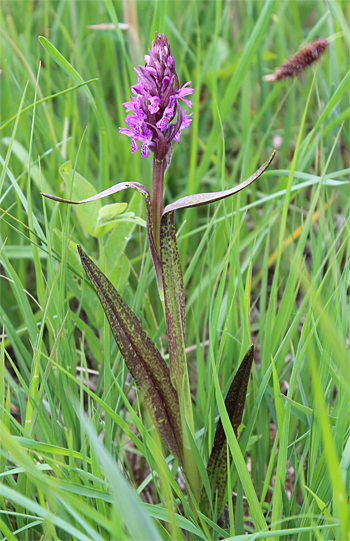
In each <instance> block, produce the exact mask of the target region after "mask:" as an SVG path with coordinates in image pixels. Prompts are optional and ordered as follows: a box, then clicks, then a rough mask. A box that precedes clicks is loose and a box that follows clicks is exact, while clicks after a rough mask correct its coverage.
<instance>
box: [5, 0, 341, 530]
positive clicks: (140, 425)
mask: <svg viewBox="0 0 350 541" xmlns="http://www.w3.org/2000/svg"><path fill="white" fill-rule="evenodd" d="M0 15H1V21H0V26H1V34H0V35H1V70H2V71H1V74H0V77H1V102H0V104H1V123H0V124H1V126H0V128H1V133H0V138H1V139H0V140H1V164H2V172H1V176H0V207H1V211H0V212H1V218H2V220H1V239H0V251H1V253H0V261H1V266H2V269H1V280H0V295H1V296H0V299H1V303H0V318H1V322H2V327H3V334H2V349H1V357H0V423H1V426H0V430H1V439H0V451H1V454H0V511H1V513H0V531H1V532H2V536H3V537H2V539H8V540H12V539H16V538H20V539H45V540H49V539H84V540H85V539H185V538H190V539H200V538H202V539H209V538H210V539H219V538H220V537H225V538H228V537H230V536H234V535H235V536H237V539H239V536H240V535H242V534H244V532H248V533H255V537H254V539H259V538H264V537H265V538H267V535H266V533H265V534H263V533H261V530H262V529H263V528H264V521H266V522H265V523H266V524H267V526H269V527H270V528H271V530H272V533H270V534H269V536H271V535H272V536H273V537H274V539H302V540H304V539H305V540H306V539H310V540H312V539H316V538H317V539H333V538H336V539H345V538H346V536H347V531H348V528H349V519H348V505H347V502H348V497H349V492H350V489H349V475H348V474H349V465H350V444H349V313H350V307H349V276H350V269H349V261H350V258H349V256H350V243H349V225H350V221H349V218H350V213H349V200H350V199H349V195H350V192H349V184H348V182H347V180H348V178H349V114H350V107H349V80H350V74H349V71H348V70H349V45H350V32H349V26H348V23H347V20H348V16H349V5H348V4H347V3H346V2H335V1H330V2H328V4H325V3H323V2H319V1H316V2H269V1H266V2H261V1H254V2H251V1H247V2H238V1H237V2H236V1H234V2H232V1H231V2H220V1H217V2H204V1H198V2H185V1H184V2H158V3H155V2H141V1H140V2H133V1H132V0H126V1H124V2H113V3H112V1H111V0H105V1H102V0H101V1H100V2H96V1H89V2H88V1H86V2H74V1H63V0H60V1H56V2H55V1H51V0H47V1H42V0H38V1H36V2H34V1H25V2H22V1H21V2H16V1H11V2H10V1H6V0H3V1H2V3H1V12H0ZM118 21H120V22H128V23H129V24H131V25H132V29H131V30H130V31H125V30H119V29H118V31H113V30H101V29H99V30H96V29H93V28H89V25H93V24H101V23H107V22H108V23H110V22H114V23H115V24H116V23H117V22H118ZM155 31H159V32H164V33H166V35H167V37H168V40H169V42H170V44H171V47H172V52H173V55H174V57H175V62H176V67H177V73H178V76H179V80H180V84H184V83H185V82H186V81H188V80H191V81H192V85H191V86H193V87H194V88H195V93H194V95H193V100H192V101H193V111H194V113H195V114H194V117H193V122H192V125H191V128H190V129H189V130H186V132H185V133H184V134H183V135H182V138H181V145H180V146H178V145H175V147H176V148H174V155H173V160H172V164H171V167H170V169H169V171H168V173H167V175H166V191H165V200H166V203H170V202H172V201H173V200H174V199H177V198H179V197H181V196H183V195H186V194H189V193H196V192H199V191H215V190H220V189H223V188H228V187H230V186H233V185H234V184H235V183H238V182H239V180H241V179H242V180H243V179H244V178H246V177H248V176H249V175H250V174H252V173H253V172H254V170H255V169H257V167H258V166H259V164H261V163H262V162H263V161H265V159H266V158H267V157H268V155H269V154H270V153H271V151H272V149H273V148H276V149H277V155H276V158H275V160H274V162H273V164H272V165H271V166H270V168H269V170H268V171H267V172H266V173H265V174H264V175H263V177H262V178H260V179H259V180H258V181H257V182H256V183H255V184H253V185H252V186H251V187H250V188H249V189H248V190H246V191H244V192H242V193H240V194H238V195H237V196H236V197H234V198H230V199H228V200H225V201H224V202H222V203H220V204H215V205H211V206H209V207H201V208H200V209H189V210H187V211H185V212H178V213H177V214H176V222H177V227H178V230H179V236H178V242H179V250H180V256H181V261H182V266H183V270H184V274H185V286H186V297H187V339H186V342H187V343H186V346H187V347H188V362H189V365H190V377H191V387H192V392H193V400H194V415H195V424H196V432H197V439H196V443H197V446H198V449H199V453H200V456H201V457H202V460H203V461H204V464H206V462H207V460H208V457H209V453H210V450H211V446H212V441H213V437H214V431H215V423H216V419H217V415H218V408H217V402H218V400H217V396H216V394H215V385H214V378H215V377H216V375H217V376H218V377H219V379H220V384H221V389H222V394H223V396H225V393H226V392H227V389H228V388H229V385H230V383H231V381H232V378H233V375H234V373H235V370H236V368H237V366H238V365H239V362H240V361H241V359H242V357H243V354H244V352H245V350H246V349H247V348H248V347H249V345H250V343H251V342H252V341H253V342H255V343H256V355H255V365H254V367H253V373H252V379H251V383H250V385H249V388H248V397H247V406H246V411H245V415H244V419H243V421H244V425H245V427H244V428H243V429H242V432H241V437H240V440H239V444H240V448H241V450H242V453H243V456H244V457H245V460H246V462H247V463H248V469H249V472H250V476H251V479H252V484H251V485H249V487H250V490H247V484H246V482H247V480H246V478H245V477H244V471H243V470H242V468H241V465H239V462H237V464H236V466H237V469H236V468H233V469H232V471H231V475H230V478H229V479H228V483H229V484H231V487H232V489H233V490H234V492H235V496H234V498H233V506H234V510H233V509H232V507H231V505H230V507H229V511H228V513H229V515H230V518H231V521H230V525H227V524H226V525H224V528H220V527H219V526H217V524H216V523H208V521H206V520H205V518H204V517H201V518H200V519H199V520H198V519H197V518H196V516H195V512H194V511H193V509H190V508H189V507H188V504H187V502H186V500H185V497H184V493H183V480H182V479H181V476H180V475H179V473H178V471H177V467H176V464H174V463H173V461H171V459H170V463H171V464H172V468H171V469H169V466H168V465H167V463H166V461H165V460H164V458H163V456H162V455H161V453H160V451H159V448H158V446H157V445H159V442H158V444H157V437H156V435H155V433H154V430H152V427H151V426H150V424H149V420H148V418H147V414H146V412H145V411H144V410H143V407H142V403H141V401H140V400H139V397H138V395H137V392H136V394H135V390H134V388H133V386H132V381H131V380H130V376H128V374H127V371H126V368H125V366H124V364H123V361H122V359H121V357H120V354H119V353H118V351H117V348H116V346H115V343H114V340H113V339H112V338H111V336H110V334H109V330H108V327H107V326H106V325H105V322H104V318H103V315H102V312H101V310H100V309H99V307H98V304H97V301H96V299H95V296H94V294H93V293H92V291H91V289H90V288H89V285H88V283H87V282H86V280H85V278H84V276H83V271H82V268H81V266H80V263H79V259H78V257H77V254H76V250H75V244H76V243H79V244H81V245H82V246H83V247H84V249H85V250H86V251H87V253H88V254H89V255H90V256H91V257H93V258H94V259H95V260H96V261H97V262H98V263H99V265H100V266H101V267H102V268H104V269H105V271H106V272H107V274H108V275H109V276H110V277H111V279H112V280H113V281H114V283H115V284H116V285H118V289H119V291H120V292H121V293H122V295H123V298H124V299H125V300H126V302H127V303H128V304H129V305H130V306H132V307H133V309H134V311H135V313H136V314H137V315H138V316H139V317H140V318H141V320H142V323H143V325H144V327H145V328H146V329H148V331H149V333H150V335H151V336H152V337H153V339H154V340H155V341H156V343H157V346H158V347H159V348H160V350H161V351H162V353H163V354H164V356H165V358H166V353H167V339H166V334H165V325H164V321H163V316H162V307H161V303H160V302H159V299H158V296H157V290H156V285H155V277H154V271H153V268H152V264H151V259H150V254H149V251H148V248H147V241H146V235H145V228H144V222H143V220H144V219H145V208H144V205H143V201H142V198H141V196H138V195H134V196H133V195H132V193H130V191H126V192H124V193H122V194H117V195H116V196H114V197H113V200H112V198H111V199H110V200H109V201H108V203H112V202H117V201H119V202H127V203H129V207H128V209H127V212H133V213H134V214H133V215H127V216H124V215H123V214H121V215H120V216H119V219H118V221H117V223H116V225H115V227H114V229H113V230H112V231H110V232H109V233H106V234H105V235H103V236H101V237H100V238H96V236H94V234H93V233H94V232H93V231H89V226H88V224H89V218H90V216H91V215H92V214H93V213H94V212H98V207H96V208H94V207H93V206H90V207H89V206H85V207H79V209H80V214H79V215H78V214H77V213H76V210H75V209H72V208H67V207H66V206H64V205H59V204H56V203H53V202H51V201H47V200H43V199H42V197H41V196H40V191H45V192H50V193H53V194H56V195H61V196H62V195H69V189H70V188H69V186H68V187H67V186H65V184H64V182H63V180H62V177H61V175H60V173H59V168H60V167H61V166H62V164H64V163H65V162H67V161H68V160H70V161H71V164H72V167H73V168H75V169H76V171H77V173H79V174H80V175H82V176H83V177H84V178H85V179H87V180H88V181H89V183H90V184H91V185H90V184H89V185H87V184H84V181H81V182H80V183H79V185H76V184H75V186H74V190H77V191H78V195H79V194H80V195H81V194H82V193H83V190H87V191H89V190H90V191H91V190H93V189H95V190H97V191H100V190H102V189H104V188H106V187H108V186H110V185H111V184H115V183H117V182H121V181H126V180H135V181H139V182H142V183H144V184H145V186H146V187H147V188H148V189H150V188H151V160H142V161H141V160H140V157H139V156H135V155H134V156H133V157H132V156H131V152H130V140H129V139H128V138H126V137H124V136H122V135H119V133H118V127H119V126H125V123H124V122H123V119H124V117H125V112H124V108H123V106H122V102H124V101H127V100H128V99H129V95H130V85H131V84H134V83H135V74H134V72H133V69H132V67H133V66H134V65H135V66H137V65H138V64H140V63H142V62H143V54H144V53H146V51H147V48H148V47H149V46H150V43H151V40H152V39H153V37H154V34H155ZM38 36H44V37H45V38H47V39H48V40H49V41H50V42H51V43H52V44H53V45H54V47H56V48H57V50H58V51H60V53H61V54H62V55H63V57H64V59H65V60H61V64H60V65H58V64H57V62H55V60H54V58H53V57H52V55H50V54H49V52H48V46H46V48H44V47H42V45H41V44H40V43H39V41H38ZM318 36H320V37H325V38H329V39H330V44H329V47H328V49H327V51H326V52H325V54H324V56H323V57H322V59H321V60H320V62H319V63H318V64H317V65H315V69H314V68H311V69H309V70H308V71H307V72H305V74H303V75H302V77H301V78H300V79H297V80H294V81H290V80H286V81H282V82H280V83H264V82H262V76H263V75H264V74H266V73H269V72H271V71H272V70H273V69H274V68H275V67H277V66H278V65H279V64H280V63H281V62H283V61H284V60H285V59H286V58H287V57H288V56H290V55H291V54H294V53H296V52H297V50H298V48H299V47H300V45H302V44H303V43H305V42H306V41H310V40H312V39H313V38H314V37H318ZM44 44H45V42H44ZM39 61H41V67H40V68H39ZM69 63H70V66H72V67H73V68H74V70H76V71H74V70H72V69H71V68H70V66H69ZM81 78H82V79H83V80H84V81H87V80H90V79H94V78H97V80H95V81H93V82H91V83H89V84H88V85H85V86H82V87H81V88H79V89H77V88H76V89H73V90H71V91H68V90H69V89H71V88H72V87H73V86H76V85H77V84H78V83H79V81H80V80H81ZM54 94H58V95H57V96H56V97H53V95H54ZM43 98H49V99H47V100H46V101H44V102H42V103H36V105H35V107H33V106H32V105H33V104H34V103H35V102H38V101H39V100H41V99H43ZM76 178H78V177H76ZM84 193H87V192H84ZM106 203H107V201H103V204H106ZM291 235H292V237H291ZM167 461H168V462H169V459H167ZM245 471H246V470H245ZM121 472H123V473H121ZM237 472H238V473H237ZM244 480H245V481H244ZM242 483H243V485H242ZM243 486H244V489H243ZM135 489H136V490H137V492H138V493H139V496H137V494H136V491H135ZM230 503H231V500H230ZM174 511H176V512H174ZM261 511H262V512H263V514H261ZM233 512H234V513H235V520H234V521H233ZM181 515H182V516H181ZM184 515H186V517H187V519H185V518H184ZM257 516H262V517H263V523H261V522H259V521H257V520H256V517H257ZM152 517H153V519H155V520H153V519H152ZM259 532H260V533H259ZM241 539H242V538H241ZM245 539H246V537H245ZM252 539H253V537H252Z"/></svg>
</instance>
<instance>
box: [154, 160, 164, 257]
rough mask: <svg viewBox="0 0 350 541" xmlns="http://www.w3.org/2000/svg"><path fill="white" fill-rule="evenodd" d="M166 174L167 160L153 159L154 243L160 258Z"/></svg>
mask: <svg viewBox="0 0 350 541" xmlns="http://www.w3.org/2000/svg"><path fill="white" fill-rule="evenodd" d="M164 174H165V160H157V158H155V157H154V159H153V175H152V226H153V227H152V229H153V241H154V245H155V248H156V250H157V254H158V256H160V221H161V219H162V213H163V185H164Z"/></svg>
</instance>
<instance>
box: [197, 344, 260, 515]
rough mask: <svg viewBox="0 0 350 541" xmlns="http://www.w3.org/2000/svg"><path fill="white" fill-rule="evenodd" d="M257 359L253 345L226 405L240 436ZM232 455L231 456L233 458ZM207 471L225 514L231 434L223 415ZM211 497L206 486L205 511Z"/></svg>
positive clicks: (214, 497)
mask: <svg viewBox="0 0 350 541" xmlns="http://www.w3.org/2000/svg"><path fill="white" fill-rule="evenodd" d="M253 359H254V346H253V345H251V346H250V348H249V349H248V351H247V353H246V354H245V356H244V359H243V361H242V362H241V364H240V366H239V368H238V370H237V372H236V375H235V377H234V378H233V381H232V383H231V386H230V388H229V391H228V393H227V396H226V400H225V406H226V409H227V413H228V414H229V417H230V420H231V423H232V428H233V430H234V432H235V434H236V436H237V430H238V427H239V425H240V424H241V421H242V417H243V411H244V405H245V399H246V394H247V387H248V381H249V376H250V371H251V368H252V363H253ZM231 460H232V458H231V457H230V462H231ZM207 473H208V477H209V483H210V491H211V497H212V502H211V503H212V508H213V509H214V508H215V505H216V506H217V514H218V517H219V516H220V515H221V513H222V510H223V508H224V505H225V502H226V498H227V438H226V434H225V431H224V428H223V426H222V422H221V419H219V421H218V425H217V427H216V432H215V438H214V444H213V448H212V451H211V454H210V457H209V461H208V465H207ZM208 508H209V499H208V495H207V493H206V491H205V490H204V487H203V490H202V496H201V509H202V512H204V513H207V512H208V511H209V509H208Z"/></svg>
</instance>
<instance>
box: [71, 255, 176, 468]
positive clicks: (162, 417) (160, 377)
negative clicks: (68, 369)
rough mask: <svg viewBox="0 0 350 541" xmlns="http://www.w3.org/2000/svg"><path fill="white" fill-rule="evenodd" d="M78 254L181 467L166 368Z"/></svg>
mask: <svg viewBox="0 0 350 541" xmlns="http://www.w3.org/2000/svg"><path fill="white" fill-rule="evenodd" d="M78 252H79V255H80V259H81V263H82V265H83V267H84V270H85V272H86V274H87V276H88V278H89V280H90V282H91V284H92V286H93V288H94V290H95V292H96V293H97V296H98V298H99V300H100V303H101V305H102V308H103V310H104V312H105V314H106V316H107V319H108V323H109V325H110V327H111V331H112V334H113V336H114V338H115V341H116V343H117V345H118V347H119V349H120V352H121V354H122V356H123V358H124V360H125V363H126V365H127V367H128V369H129V371H130V373H131V375H132V377H133V378H134V380H135V382H136V385H137V386H138V387H139V389H140V391H141V393H142V395H143V398H144V401H145V403H146V405H147V408H148V410H149V413H150V415H151V417H152V419H153V421H154V423H155V426H156V427H157V429H158V431H159V434H160V436H161V438H162V439H163V441H164V443H165V444H166V446H167V447H168V449H169V450H170V451H171V452H172V453H173V455H174V456H175V457H176V458H177V460H178V461H179V462H180V464H182V462H183V461H182V431H181V421H180V408H179V401H178V396H177V393H176V391H175V389H174V387H173V386H172V384H171V381H170V375H169V369H168V367H167V365H166V363H165V361H164V360H163V358H162V357H161V355H160V353H159V351H158V350H157V349H156V347H155V346H154V344H153V342H152V341H151V339H150V338H149V336H148V335H147V334H146V332H145V331H144V330H143V328H142V326H141V323H140V321H139V320H138V319H137V317H136V316H135V314H134V313H133V312H132V310H131V309H130V308H129V307H128V305H127V304H126V303H125V302H124V301H123V299H122V298H121V296H120V295H119V294H118V292H117V291H116V289H115V288H114V286H113V285H112V284H111V282H110V281H109V280H108V278H107V277H106V276H105V275H104V274H103V272H101V271H100V269H99V268H98V267H97V265H95V263H94V262H93V261H92V260H91V259H90V258H89V257H88V256H87V255H86V253H85V252H84V251H83V250H82V248H81V247H80V246H78Z"/></svg>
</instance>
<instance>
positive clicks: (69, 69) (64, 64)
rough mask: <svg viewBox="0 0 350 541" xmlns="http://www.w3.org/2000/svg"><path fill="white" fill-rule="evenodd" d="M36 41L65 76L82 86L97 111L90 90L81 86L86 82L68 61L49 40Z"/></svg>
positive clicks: (41, 37)
mask: <svg viewBox="0 0 350 541" xmlns="http://www.w3.org/2000/svg"><path fill="white" fill-rule="evenodd" d="M38 39H39V41H40V43H41V45H42V46H43V47H44V49H46V50H47V52H48V53H49V55H50V56H52V58H53V59H54V60H55V62H57V64H58V65H59V66H61V68H63V69H64V71H65V72H66V73H67V75H69V76H70V77H71V78H72V79H73V81H74V82H75V83H77V84H78V85H81V86H82V91H83V92H84V94H85V95H86V97H87V98H88V100H89V101H90V102H91V104H92V106H93V107H94V109H95V110H97V107H96V103H95V100H94V98H93V97H92V94H91V92H90V89H89V88H88V87H87V86H83V85H85V84H86V81H84V80H83V78H82V76H81V75H80V74H79V73H78V72H77V70H76V69H74V68H73V66H72V65H71V64H70V63H69V62H68V60H67V59H66V58H64V56H63V55H62V54H61V53H60V52H59V51H58V50H57V49H56V47H54V45H52V43H50V42H49V40H47V39H46V38H44V37H43V36H39V38H38Z"/></svg>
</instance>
